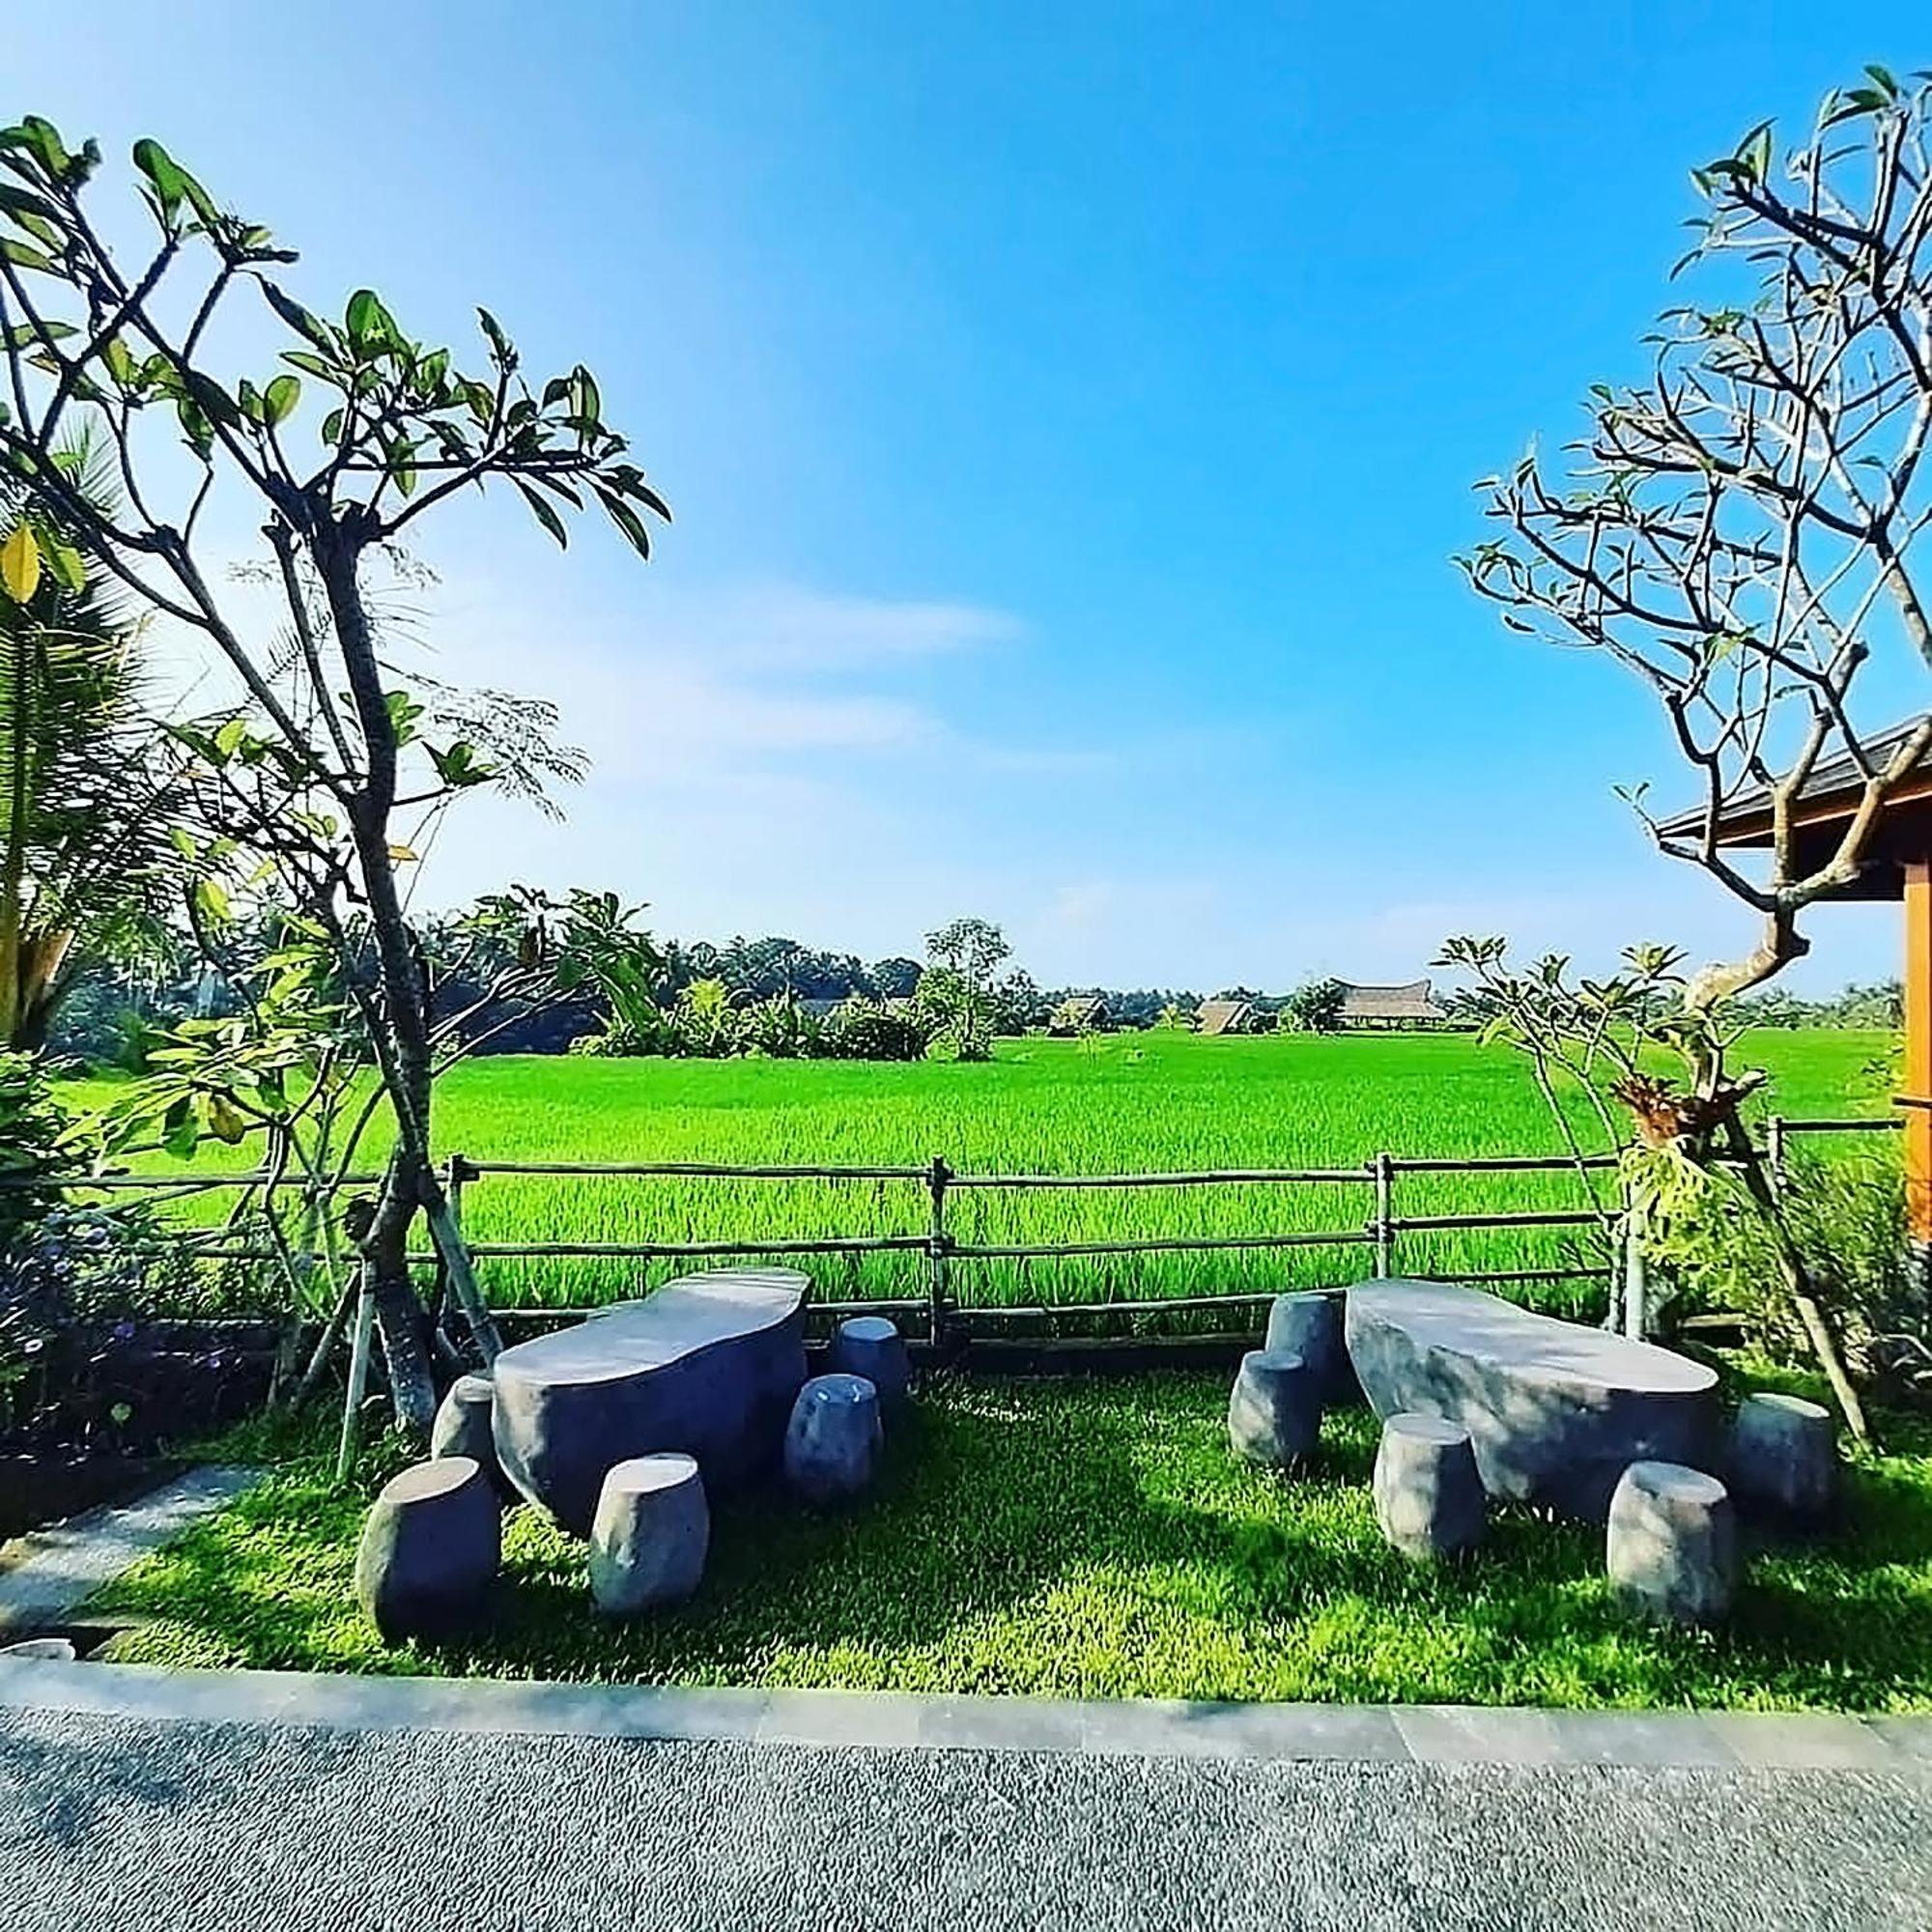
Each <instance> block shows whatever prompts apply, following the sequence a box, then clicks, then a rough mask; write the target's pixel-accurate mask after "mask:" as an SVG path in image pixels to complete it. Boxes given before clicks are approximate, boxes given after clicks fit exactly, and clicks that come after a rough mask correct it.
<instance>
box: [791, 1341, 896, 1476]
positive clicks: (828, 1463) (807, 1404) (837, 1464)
mask: <svg viewBox="0 0 1932 1932" xmlns="http://www.w3.org/2000/svg"><path fill="white" fill-rule="evenodd" d="M884 1445H885V1430H884V1427H883V1425H882V1424H881V1422H880V1420H879V1392H878V1390H877V1389H875V1388H874V1387H873V1386H872V1384H871V1383H870V1382H868V1381H867V1379H866V1378H865V1377H864V1376H846V1375H837V1374H835V1375H829V1376H814V1377H813V1378H811V1380H810V1381H809V1382H807V1383H806V1385H805V1386H804V1387H803V1388H802V1389H800V1390H799V1392H798V1401H797V1402H796V1403H795V1404H794V1405H793V1406H792V1411H791V1420H790V1422H789V1423H788V1424H787V1425H786V1428H785V1438H784V1473H785V1481H786V1482H788V1483H789V1484H790V1485H791V1486H792V1488H793V1489H794V1490H796V1491H797V1492H798V1493H799V1494H800V1495H802V1496H803V1497H804V1498H805V1499H806V1501H807V1502H810V1503H816V1504H817V1505H818V1506H819V1507H820V1508H828V1507H831V1506H832V1505H834V1504H838V1503H843V1502H850V1501H852V1500H853V1499H854V1498H856V1497H858V1496H862V1495H864V1494H865V1492H867V1490H869V1489H870V1488H871V1487H872V1484H873V1482H874V1481H875V1480H876V1478H877V1476H878V1473H879V1458H880V1453H881V1451H882V1449H883V1448H884Z"/></svg>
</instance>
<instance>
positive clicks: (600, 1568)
mask: <svg viewBox="0 0 1932 1932" xmlns="http://www.w3.org/2000/svg"><path fill="white" fill-rule="evenodd" d="M710 1547H711V1510H710V1507H709V1505H708V1504H707V1503H706V1501H705V1498H704V1478H703V1477H702V1476H701V1475H699V1473H698V1469H697V1463H696V1458H695V1457H691V1456H678V1455H662V1456H634V1457H632V1458H631V1459H630V1460H629V1461H628V1462H623V1463H617V1464H615V1465H614V1466H613V1467H612V1468H611V1472H610V1473H609V1474H608V1475H607V1476H606V1477H605V1478H604V1487H603V1489H602V1490H601V1491H599V1492H598V1496H597V1514H596V1516H595V1518H594V1519H593V1520H592V1521H591V1525H590V1595H591V1598H592V1600H593V1601H594V1602H595V1604H596V1605H597V1607H598V1608H599V1609H600V1610H602V1611H603V1612H604V1614H605V1615H606V1616H611V1617H631V1616H636V1615H637V1614H638V1612H639V1610H648V1609H651V1608H653V1607H654V1606H655V1605H659V1604H676V1603H681V1602H683V1600H684V1599H685V1598H686V1597H688V1596H690V1595H691V1594H692V1592H693V1591H694V1590H696V1588H697V1586H698V1584H699V1583H701V1582H702V1581H703V1580H704V1558H705V1553H706V1551H707V1550H708V1549H709V1548H710Z"/></svg>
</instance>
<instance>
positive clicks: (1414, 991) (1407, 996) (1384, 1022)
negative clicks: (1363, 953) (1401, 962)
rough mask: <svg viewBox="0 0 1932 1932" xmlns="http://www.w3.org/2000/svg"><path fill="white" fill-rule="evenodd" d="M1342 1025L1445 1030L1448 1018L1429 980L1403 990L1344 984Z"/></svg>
mask: <svg viewBox="0 0 1932 1932" xmlns="http://www.w3.org/2000/svg"><path fill="white" fill-rule="evenodd" d="M1340 1017H1341V1022H1342V1024H1343V1025H1344V1026H1345V1027H1426V1026H1441V1025H1442V1024H1443V1023H1444V1022H1445V1021H1446V1020H1447V1019H1448V1018H1449V1014H1448V1011H1447V1009H1444V1008H1443V1007H1441V1006H1440V1005H1438V1004H1437V1002H1436V998H1435V987H1434V986H1432V985H1431V984H1430V982H1429V981H1428V980H1409V981H1408V982H1407V983H1406V985H1401V986H1350V985H1348V984H1347V982H1346V981H1345V982H1344V987H1343V993H1342V1011H1341V1016H1340Z"/></svg>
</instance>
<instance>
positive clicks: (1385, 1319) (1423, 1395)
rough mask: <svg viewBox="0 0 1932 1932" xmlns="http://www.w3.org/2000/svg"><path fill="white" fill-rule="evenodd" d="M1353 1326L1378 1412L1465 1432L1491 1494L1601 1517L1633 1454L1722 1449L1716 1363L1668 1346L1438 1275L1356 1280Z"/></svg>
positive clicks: (1357, 1360)
mask: <svg viewBox="0 0 1932 1932" xmlns="http://www.w3.org/2000/svg"><path fill="white" fill-rule="evenodd" d="M1345 1328H1346V1332H1347V1336H1348V1344H1349V1358H1350V1361H1351V1362H1353V1364H1354V1367H1355V1374H1356V1376H1357V1377H1358V1378H1360V1380H1361V1384H1362V1389H1363V1392H1364V1393H1365V1394H1366V1395H1367V1396H1368V1399H1369V1401H1370V1403H1371V1405H1372V1406H1374V1408H1375V1411H1376V1413H1377V1414H1378V1415H1379V1416H1381V1417H1383V1418H1384V1419H1386V1418H1387V1417H1389V1416H1391V1415H1398V1414H1402V1413H1405V1412H1408V1413H1417V1414H1423V1415H1439V1416H1443V1417H1445V1418H1446V1419H1447V1420H1449V1421H1451V1422H1454V1423H1457V1424H1459V1425H1460V1426H1461V1427H1463V1429H1466V1430H1467V1431H1468V1433H1469V1441H1470V1446H1471V1447H1472V1448H1473V1449H1474V1451H1475V1457H1476V1466H1477V1468H1478V1469H1480V1470H1481V1471H1482V1477H1483V1487H1484V1488H1485V1489H1486V1490H1488V1492H1490V1494H1491V1495H1492V1496H1499V1497H1505V1498H1508V1499H1511V1500H1514V1501H1519V1502H1530V1503H1539V1504H1543V1505H1545V1506H1547V1507H1548V1508H1551V1509H1554V1510H1557V1511H1559V1512H1561V1513H1562V1514H1563V1515H1565V1516H1573V1517H1578V1518H1581V1519H1583V1520H1586V1521H1594V1522H1602V1521H1603V1520H1604V1517H1605V1512H1606V1511H1607V1510H1608V1508H1609V1502H1610V1493H1611V1492H1612V1491H1613V1490H1614V1489H1615V1488H1616V1486H1617V1482H1618V1479H1619V1478H1620V1477H1621V1476H1622V1475H1623V1472H1624V1471H1625V1470H1626V1469H1627V1468H1629V1467H1630V1465H1631V1464H1632V1463H1637V1462H1644V1461H1653V1462H1665V1463H1689V1464H1690V1465H1691V1466H1692V1467H1709V1466H1710V1465H1711V1462H1712V1459H1713V1457H1714V1456H1715V1454H1716V1451H1717V1424H1718V1403H1717V1386H1718V1378H1717V1373H1716V1371H1715V1370H1712V1369H1707V1368H1705V1367H1704V1366H1703V1365H1702V1364H1701V1363H1698V1362H1692V1361H1688V1360H1686V1358H1685V1357H1684V1356H1682V1355H1677V1354H1673V1353H1672V1352H1671V1351H1670V1350H1668V1349H1659V1348H1656V1347H1653V1346H1652V1345H1651V1344H1649V1343H1647V1342H1636V1341H1632V1340H1631V1339H1630V1338H1629V1337H1627V1336H1623V1335H1615V1334H1610V1333H1607V1332H1605V1330H1604V1329H1601V1328H1585V1327H1582V1326H1580V1325H1578V1324H1577V1322H1574V1321H1557V1320H1556V1319H1555V1318H1554V1317H1552V1316H1548V1315H1537V1314H1533V1313H1532V1312H1531V1311H1530V1310H1528V1309H1526V1308H1519V1307H1517V1306H1516V1305H1515V1304H1514V1303H1512V1302H1507V1301H1502V1300H1499V1299H1498V1298H1497V1297H1496V1296H1495V1295H1492V1294H1484V1293H1480V1292H1479V1291H1478V1290H1476V1289H1472V1288H1457V1287H1452V1286H1450V1285H1448V1284H1446V1283H1443V1282H1433V1281H1387V1282H1373V1283H1365V1284H1363V1285H1362V1286H1361V1287H1359V1288H1352V1289H1350V1291H1349V1298H1348V1312H1347V1316H1346V1319H1345Z"/></svg>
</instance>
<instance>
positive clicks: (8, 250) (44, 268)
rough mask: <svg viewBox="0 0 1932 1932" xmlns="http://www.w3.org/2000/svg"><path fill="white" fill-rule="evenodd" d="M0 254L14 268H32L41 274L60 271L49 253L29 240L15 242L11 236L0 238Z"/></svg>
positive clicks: (54, 273) (51, 273) (52, 273)
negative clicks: (45, 252)
mask: <svg viewBox="0 0 1932 1932" xmlns="http://www.w3.org/2000/svg"><path fill="white" fill-rule="evenodd" d="M0 255H5V256H6V258H7V259H8V261H10V262H12V263H13V265H14V267H15V268H16V269H34V270H38V271H39V272H40V273H42V274H43V275H56V274H58V273H59V272H60V270H58V269H57V268H56V267H55V266H54V262H53V258H52V257H51V256H50V255H47V254H44V253H43V252H42V250H40V249H39V248H36V247H34V246H32V245H31V244H30V243H29V242H25V241H14V239H13V238H12V237H11V236H9V237H7V238H6V239H4V240H0Z"/></svg>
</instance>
